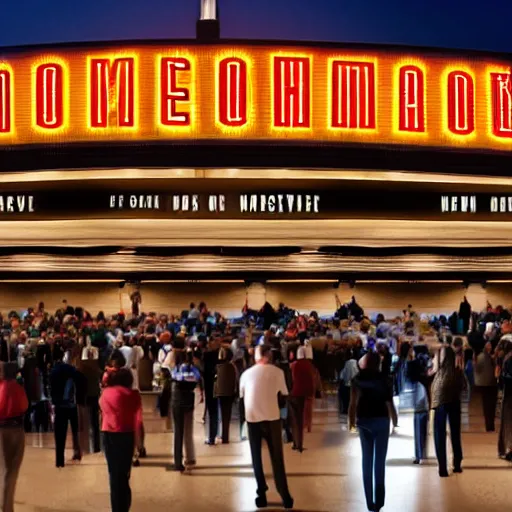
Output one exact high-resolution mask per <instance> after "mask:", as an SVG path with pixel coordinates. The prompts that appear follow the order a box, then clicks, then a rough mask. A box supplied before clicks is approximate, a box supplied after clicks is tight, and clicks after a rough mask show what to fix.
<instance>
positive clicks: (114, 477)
mask: <svg viewBox="0 0 512 512" xmlns="http://www.w3.org/2000/svg"><path fill="white" fill-rule="evenodd" d="M132 387H133V375H132V372H131V371H130V370H128V369H126V368H122V369H120V370H119V371H117V372H116V373H115V374H113V375H112V377H111V379H110V380H109V383H108V386H107V387H106V388H105V389H104V391H103V393H102V395H101V398H100V408H101V412H102V425H101V431H102V432H103V445H104V447H105V458H106V459H107V466H108V474H109V479H110V504H111V508H112V512H128V511H129V510H130V507H131V503H132V492H131V489H130V476H131V467H132V457H133V453H134V450H135V445H136V433H137V432H138V431H139V428H140V427H139V423H140V421H141V419H142V401H141V398H140V393H139V392H138V391H137V390H135V389H132Z"/></svg>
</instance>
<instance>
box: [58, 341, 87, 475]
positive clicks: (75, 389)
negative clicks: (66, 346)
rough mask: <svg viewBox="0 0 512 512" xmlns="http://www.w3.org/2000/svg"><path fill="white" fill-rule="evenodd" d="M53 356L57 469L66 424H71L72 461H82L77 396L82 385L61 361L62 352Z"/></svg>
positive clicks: (65, 433)
mask: <svg viewBox="0 0 512 512" xmlns="http://www.w3.org/2000/svg"><path fill="white" fill-rule="evenodd" d="M54 356H55V361H56V364H55V366H54V368H53V370H52V372H51V374H50V387H51V397H52V404H53V407H54V410H55V425H54V434H55V455H56V462H55V464H56V466H57V467H58V468H63V467H64V465H65V464H64V451H65V449H66V436H67V433H68V423H71V430H72V433H73V452H74V453H73V461H80V460H82V452H81V449H80V439H79V436H78V407H77V394H78V395H79V394H81V392H80V391H81V390H82V391H83V389H82V386H83V385H82V382H81V379H80V376H79V375H78V372H77V371H76V369H75V368H74V367H73V366H71V365H69V364H66V363H64V362H63V361H62V358H63V356H64V354H63V352H62V351H59V350H56V351H55V353H54Z"/></svg>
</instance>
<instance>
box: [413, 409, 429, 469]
mask: <svg viewBox="0 0 512 512" xmlns="http://www.w3.org/2000/svg"><path fill="white" fill-rule="evenodd" d="M427 431H428V412H415V413H414V456H415V458H416V460H425V459H426V458H427Z"/></svg>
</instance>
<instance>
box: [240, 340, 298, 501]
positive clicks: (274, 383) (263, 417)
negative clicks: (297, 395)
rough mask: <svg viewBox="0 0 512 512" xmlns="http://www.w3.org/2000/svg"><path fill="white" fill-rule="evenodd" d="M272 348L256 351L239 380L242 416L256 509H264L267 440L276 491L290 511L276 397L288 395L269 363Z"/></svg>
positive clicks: (283, 383)
mask: <svg viewBox="0 0 512 512" xmlns="http://www.w3.org/2000/svg"><path fill="white" fill-rule="evenodd" d="M270 350H271V348H270V347H269V346H268V345H261V346H258V347H257V348H256V364H255V365H254V366H253V367H251V368H249V369H248V370H246V371H245V372H244V373H243V374H242V377H241V378H240V398H241V399H243V401H244V406H245V417H246V420H247V427H248V431H249V442H250V445H251V456H252V465H253V469H254V476H255V477H256V482H257V484H258V489H257V491H256V492H257V497H256V506H257V507H258V508H264V507H266V506H267V494H266V493H267V490H268V487H267V483H266V480H265V473H264V470H263V462H262V459H261V444H262V441H263V439H265V441H267V445H268V449H269V452H270V459H271V461H272V469H273V472H274V481H275V483H276V487H277V491H278V492H279V494H280V495H281V498H282V500H283V505H284V508H285V509H291V508H293V498H292V497H291V495H290V491H289V490H288V482H287V478H286V470H285V467H284V456H283V439H282V435H281V416H280V411H279V403H278V395H279V394H280V395H281V396H283V397H284V396H287V395H288V388H287V386H286V381H285V378H284V373H283V371H282V370H281V369H279V368H277V366H274V365H272V364H270V357H271V352H270Z"/></svg>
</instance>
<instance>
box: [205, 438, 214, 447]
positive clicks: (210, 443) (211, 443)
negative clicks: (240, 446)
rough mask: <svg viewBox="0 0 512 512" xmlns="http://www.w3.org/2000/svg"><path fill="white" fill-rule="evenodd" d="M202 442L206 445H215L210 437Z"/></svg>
mask: <svg viewBox="0 0 512 512" xmlns="http://www.w3.org/2000/svg"><path fill="white" fill-rule="evenodd" d="M204 444H206V445H208V446H215V441H212V440H211V439H206V440H205V442H204Z"/></svg>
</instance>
